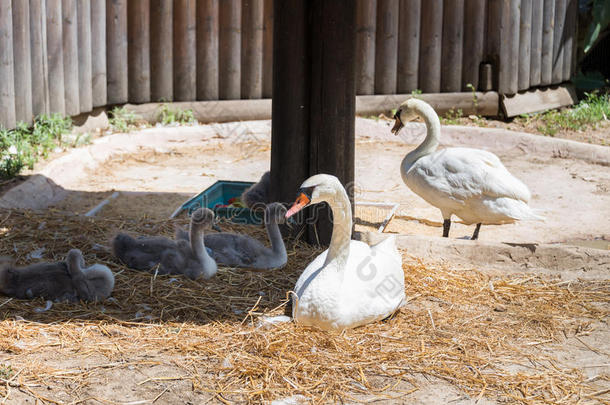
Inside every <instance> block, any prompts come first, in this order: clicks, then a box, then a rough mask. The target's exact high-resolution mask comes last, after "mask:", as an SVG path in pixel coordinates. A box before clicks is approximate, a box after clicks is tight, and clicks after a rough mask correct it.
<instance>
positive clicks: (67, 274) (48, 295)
mask: <svg viewBox="0 0 610 405" xmlns="http://www.w3.org/2000/svg"><path fill="white" fill-rule="evenodd" d="M84 266H85V261H84V259H83V255H82V253H81V251H80V250H78V249H72V250H70V252H68V256H67V258H66V260H65V261H62V262H55V263H35V264H31V265H29V266H25V267H20V268H19V267H15V264H14V262H13V261H12V259H10V258H3V259H0V291H1V292H2V293H3V294H6V295H9V296H12V297H15V298H19V299H32V298H37V297H42V298H44V299H47V300H56V301H66V300H67V301H72V302H76V301H79V300H83V301H99V300H103V299H105V298H108V297H109V296H110V294H112V290H113V289H114V275H113V274H112V271H110V269H109V268H108V267H106V266H104V265H102V264H94V265H92V266H90V267H86V268H85V267H84Z"/></svg>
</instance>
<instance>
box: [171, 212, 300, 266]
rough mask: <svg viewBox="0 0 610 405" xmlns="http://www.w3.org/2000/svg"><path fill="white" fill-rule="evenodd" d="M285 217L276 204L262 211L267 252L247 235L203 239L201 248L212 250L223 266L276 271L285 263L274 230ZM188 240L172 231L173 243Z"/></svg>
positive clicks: (280, 241) (224, 234)
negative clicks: (174, 236) (176, 240)
mask: <svg viewBox="0 0 610 405" xmlns="http://www.w3.org/2000/svg"><path fill="white" fill-rule="evenodd" d="M285 215H286V208H285V207H284V206H283V205H282V204H280V203H271V204H269V205H268V206H267V208H265V227H266V228H267V235H268V236H269V239H270V240H271V248H268V247H266V246H265V245H263V244H262V243H261V242H259V241H258V240H256V239H254V238H252V237H250V236H248V235H240V234H235V233H227V232H221V233H209V234H207V235H205V238H204V240H205V246H206V247H208V248H210V249H211V250H212V257H213V258H214V260H216V263H218V264H221V265H224V266H229V267H246V268H250V269H257V270H271V269H280V268H282V267H284V266H285V265H286V262H287V261H288V255H287V254H286V247H285V246H284V240H283V239H282V234H281V233H280V230H279V227H278V223H284V221H285ZM191 234H192V231H191ZM188 237H189V236H188V233H187V232H186V231H185V230H183V229H178V230H177V231H176V239H181V240H188Z"/></svg>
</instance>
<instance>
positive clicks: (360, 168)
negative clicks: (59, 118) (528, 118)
mask: <svg viewBox="0 0 610 405" xmlns="http://www.w3.org/2000/svg"><path fill="white" fill-rule="evenodd" d="M243 125H244V126H245V128H247V132H248V133H250V134H252V135H250V137H246V139H245V142H238V143H234V142H231V141H229V140H227V139H223V138H212V139H207V140H206V141H205V142H200V143H192V144H191V143H188V144H185V143H184V141H170V142H154V143H151V144H150V145H139V146H138V147H137V150H135V152H131V153H129V154H120V155H115V156H112V157H111V158H110V159H109V160H107V161H106V162H105V163H104V164H103V165H102V166H99V167H97V166H96V167H94V168H90V169H88V172H87V173H86V175H85V176H81V177H79V178H77V179H75V180H74V181H71V182H69V183H68V184H67V185H66V186H64V187H65V188H69V189H70V190H71V193H70V195H69V198H68V199H67V200H65V201H62V202H60V203H59V204H58V205H57V206H56V208H58V209H67V210H71V211H73V212H78V213H83V212H86V211H88V210H89V209H91V208H92V207H94V206H95V205H96V204H97V203H99V202H100V201H102V200H103V199H104V198H106V197H107V196H109V195H110V194H111V192H112V191H114V190H117V191H121V192H122V193H123V194H122V195H121V197H119V198H118V199H116V200H113V201H112V202H111V203H110V204H109V205H108V206H107V207H106V208H105V209H108V210H113V209H115V208H114V207H118V206H124V205H127V206H130V207H133V204H137V200H139V199H140V198H141V199H142V201H141V204H139V205H141V206H139V207H138V210H144V212H150V214H151V215H169V214H171V213H172V212H173V210H174V209H175V208H176V207H177V205H178V204H179V202H180V200H181V199H182V200H186V199H188V198H189V197H190V196H192V195H194V194H197V193H199V192H200V191H202V190H204V189H205V188H206V187H209V186H210V185H211V184H213V183H214V182H215V181H216V180H218V179H225V180H229V179H238V180H244V181H256V180H258V178H259V177H260V175H261V174H262V173H263V172H264V171H266V170H268V167H269V159H270V143H269V122H268V121H266V122H265V121H260V122H248V123H244V124H243ZM388 125H389V124H388V123H386V122H384V121H378V122H375V121H373V120H364V119H359V120H358V121H357V135H358V136H357V142H356V184H355V193H356V203H357V204H358V203H366V202H369V201H370V202H384V203H389V204H399V207H398V209H397V211H396V215H395V216H394V217H393V218H392V220H391V222H390V223H389V224H388V226H387V228H386V230H385V232H389V233H403V234H418V235H430V236H435V235H439V234H441V233H442V228H441V227H442V218H441V216H440V212H439V211H438V209H436V208H434V207H432V206H430V205H428V204H427V203H426V202H425V201H424V200H422V199H421V198H419V197H418V196H417V195H415V194H414V193H413V192H411V190H409V189H408V188H407V187H406V186H405V185H404V183H403V182H402V179H401V177H400V172H399V167H400V162H401V160H402V158H403V157H404V155H405V154H406V153H407V152H408V151H409V150H410V149H412V148H413V147H414V146H415V142H417V141H418V140H419V139H421V138H422V137H423V136H424V129H423V126H421V125H413V126H411V127H410V129H411V130H410V131H405V132H406V134H404V135H403V136H402V137H393V136H390V135H388V133H387V132H388V131H387V126H388ZM227 128H228V127H227V126H223V127H221V128H220V131H221V132H222V131H223V130H224V131H226V130H227ZM445 131H447V132H451V131H452V128H451V127H446V128H445ZM242 138H243V136H242ZM455 138H457V139H459V138H460V136H459V135H456V136H455ZM441 142H442V140H441ZM452 142H453V144H452V143H450V144H448V145H447V146H453V145H455V142H456V141H455V139H454V140H453V141H452ZM488 149H489V148H488ZM490 150H491V151H492V152H494V153H496V154H497V155H498V156H499V157H500V159H501V160H502V161H503V162H504V164H505V165H506V166H507V168H508V169H509V170H510V171H511V172H512V173H513V174H515V175H516V176H517V177H519V178H520V179H521V180H522V181H524V183H525V184H527V185H528V187H529V188H530V190H531V191H532V201H531V202H530V205H531V206H532V207H533V208H534V209H535V210H536V211H537V212H539V213H540V214H541V215H543V216H544V217H545V218H546V220H545V221H544V222H537V221H531V222H521V223H515V224H510V225H502V226H483V227H482V229H481V236H480V239H481V240H483V241H486V242H511V243H564V244H565V243H569V244H578V245H583V246H590V247H595V248H601V249H608V245H609V243H610V242H608V241H609V240H610V233H608V232H609V230H610V169H609V168H608V167H607V166H602V165H599V164H595V163H591V162H587V161H583V160H582V159H578V158H569V157H558V156H555V155H553V153H552V152H551V151H548V152H543V153H538V152H536V153H529V152H527V151H525V153H524V150H523V147H521V146H520V145H517V146H516V147H514V146H510V147H505V146H503V145H501V144H500V145H497V146H495V147H494V148H491V149H490ZM604 150H605V149H604ZM608 155H610V148H608ZM168 191H171V192H169V193H168ZM133 193H138V194H135V195H133V196H130V195H131V194H133ZM139 193H158V195H155V196H152V195H151V196H150V197H146V196H141V197H138V195H139ZM177 194H179V195H180V196H179V197H178V196H177ZM149 198H151V199H154V200H155V203H153V202H152V201H150V200H149ZM358 213H361V214H362V215H361V216H365V217H366V218H364V217H362V218H360V217H359V216H358ZM387 213H388V209H387V208H378V209H375V208H373V209H371V208H368V209H366V210H365V209H364V208H361V207H358V206H357V215H356V223H357V227H356V230H360V231H374V230H376V229H377V228H378V227H379V226H380V225H381V222H382V221H383V219H384V217H385V216H386V215H387ZM454 221H455V222H454V223H453V225H452V228H451V237H453V238H467V237H469V236H470V235H471V234H472V231H473V229H474V226H464V225H462V224H460V223H459V219H457V218H454Z"/></svg>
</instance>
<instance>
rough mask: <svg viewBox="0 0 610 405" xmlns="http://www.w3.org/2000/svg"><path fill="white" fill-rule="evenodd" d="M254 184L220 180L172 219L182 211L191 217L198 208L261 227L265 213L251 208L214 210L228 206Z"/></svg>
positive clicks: (183, 207) (175, 213)
mask: <svg viewBox="0 0 610 405" xmlns="http://www.w3.org/2000/svg"><path fill="white" fill-rule="evenodd" d="M253 184H254V183H252V182H248V181H229V180H219V181H217V182H216V183H214V184H212V185H211V186H210V187H208V188H207V189H205V190H204V191H202V192H201V193H199V194H197V195H196V196H194V197H192V198H191V199H189V200H188V201H186V202H185V203H183V204H182V205H181V206H180V207H179V208H178V209H177V210H176V211H174V213H173V214H172V215H171V217H170V218H175V217H176V216H178V215H179V214H180V213H181V212H182V211H186V212H187V214H188V215H189V216H190V215H191V214H192V213H193V211H195V210H196V209H198V208H201V207H206V208H209V209H211V210H213V211H214V213H215V214H216V216H217V217H221V218H227V219H229V220H230V221H231V222H234V223H237V224H252V225H260V224H262V223H263V213H262V212H261V213H259V212H255V211H252V210H250V209H249V208H234V207H228V208H221V207H219V208H214V207H215V206H217V205H219V204H222V205H224V204H228V201H229V200H230V199H231V198H234V197H239V196H241V194H242V193H243V192H244V190H246V189H247V188H248V187H250V186H251V185H253Z"/></svg>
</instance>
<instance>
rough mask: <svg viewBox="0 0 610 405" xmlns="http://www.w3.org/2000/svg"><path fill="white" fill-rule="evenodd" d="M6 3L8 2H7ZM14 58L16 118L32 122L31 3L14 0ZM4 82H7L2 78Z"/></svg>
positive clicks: (23, 0) (24, 0)
mask: <svg viewBox="0 0 610 405" xmlns="http://www.w3.org/2000/svg"><path fill="white" fill-rule="evenodd" d="M5 1H6V0H5ZM13 58H14V63H15V67H14V75H15V118H16V119H17V121H23V122H27V123H30V122H32V64H31V54H30V3H29V1H26V0H13ZM2 80H5V79H4V78H2Z"/></svg>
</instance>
